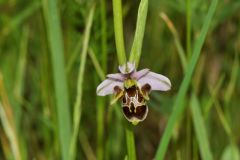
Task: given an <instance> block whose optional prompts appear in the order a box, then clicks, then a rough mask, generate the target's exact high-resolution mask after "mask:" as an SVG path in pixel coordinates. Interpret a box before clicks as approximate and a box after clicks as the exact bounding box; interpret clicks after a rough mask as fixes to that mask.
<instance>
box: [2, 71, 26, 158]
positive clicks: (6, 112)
mask: <svg viewBox="0 0 240 160" xmlns="http://www.w3.org/2000/svg"><path fill="white" fill-rule="evenodd" d="M0 120H1V122H2V125H3V130H4V131H5V133H6V136H7V138H8V140H9V143H10V146H11V150H12V154H13V157H14V159H16V160H21V159H22V158H21V150H20V145H19V137H18V135H17V129H16V124H15V122H16V119H15V118H14V114H13V108H12V106H11V105H10V102H9V98H8V96H7V93H6V89H5V85H4V82H3V76H2V73H1V72H0Z"/></svg>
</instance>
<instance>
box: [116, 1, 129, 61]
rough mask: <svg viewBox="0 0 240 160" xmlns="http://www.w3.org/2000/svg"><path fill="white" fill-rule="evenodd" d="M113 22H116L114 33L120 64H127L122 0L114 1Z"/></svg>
mask: <svg viewBox="0 0 240 160" xmlns="http://www.w3.org/2000/svg"><path fill="white" fill-rule="evenodd" d="M113 20H114V33H115V42H116V48H117V56H118V61H119V64H120V65H122V64H125V63H126V54H125V47H124V38H123V23H122V2H121V0H113Z"/></svg>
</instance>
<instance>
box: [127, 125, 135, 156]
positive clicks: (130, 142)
mask: <svg viewBox="0 0 240 160" xmlns="http://www.w3.org/2000/svg"><path fill="white" fill-rule="evenodd" d="M126 140H127V150H128V159H129V160H135V159H136V151H135V140H134V133H133V127H132V126H131V127H126Z"/></svg>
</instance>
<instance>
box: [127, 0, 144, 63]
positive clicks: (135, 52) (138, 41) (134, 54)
mask: <svg viewBox="0 0 240 160" xmlns="http://www.w3.org/2000/svg"><path fill="white" fill-rule="evenodd" d="M147 12H148V0H141V2H140V5H139V9H138V17H137V24H136V31H135V36H134V40H133V45H132V49H131V54H130V58H129V61H130V62H135V64H136V66H138V62H139V60H140V56H141V50H142V42H143V37H144V31H145V24H146V19H147Z"/></svg>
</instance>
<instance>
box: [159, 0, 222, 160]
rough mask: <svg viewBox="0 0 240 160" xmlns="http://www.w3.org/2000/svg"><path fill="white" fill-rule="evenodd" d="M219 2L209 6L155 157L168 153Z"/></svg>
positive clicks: (161, 156) (215, 1)
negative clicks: (174, 129)
mask: <svg viewBox="0 0 240 160" xmlns="http://www.w3.org/2000/svg"><path fill="white" fill-rule="evenodd" d="M217 3H218V0H213V1H212V3H211V5H210V7H209V11H208V13H207V16H206V19H205V21H204V25H203V28H202V30H201V33H200V36H199V37H198V39H197V41H196V44H195V46H194V50H193V55H192V57H191V60H190V63H189V65H188V66H187V68H186V74H185V76H184V79H183V82H182V84H181V86H180V90H179V92H178V95H177V98H176V101H175V103H174V106H173V113H172V115H171V117H170V119H169V122H168V124H167V127H166V129H165V132H164V134H163V137H162V141H161V143H160V145H159V147H158V150H157V154H156V156H155V159H160V160H162V159H164V155H165V153H166V150H167V147H168V144H169V141H170V138H171V135H172V132H173V128H174V126H175V124H176V122H177V120H178V119H179V117H180V116H181V114H182V112H183V110H184V108H185V106H184V105H183V104H184V98H185V96H186V93H187V90H188V87H189V85H190V82H191V78H192V75H193V71H194V69H195V67H196V63H197V60H198V58H199V55H200V51H201V48H202V46H203V42H204V40H205V38H206V35H207V31H208V29H209V25H210V22H211V20H212V18H213V15H214V12H215V9H216V7H217Z"/></svg>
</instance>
